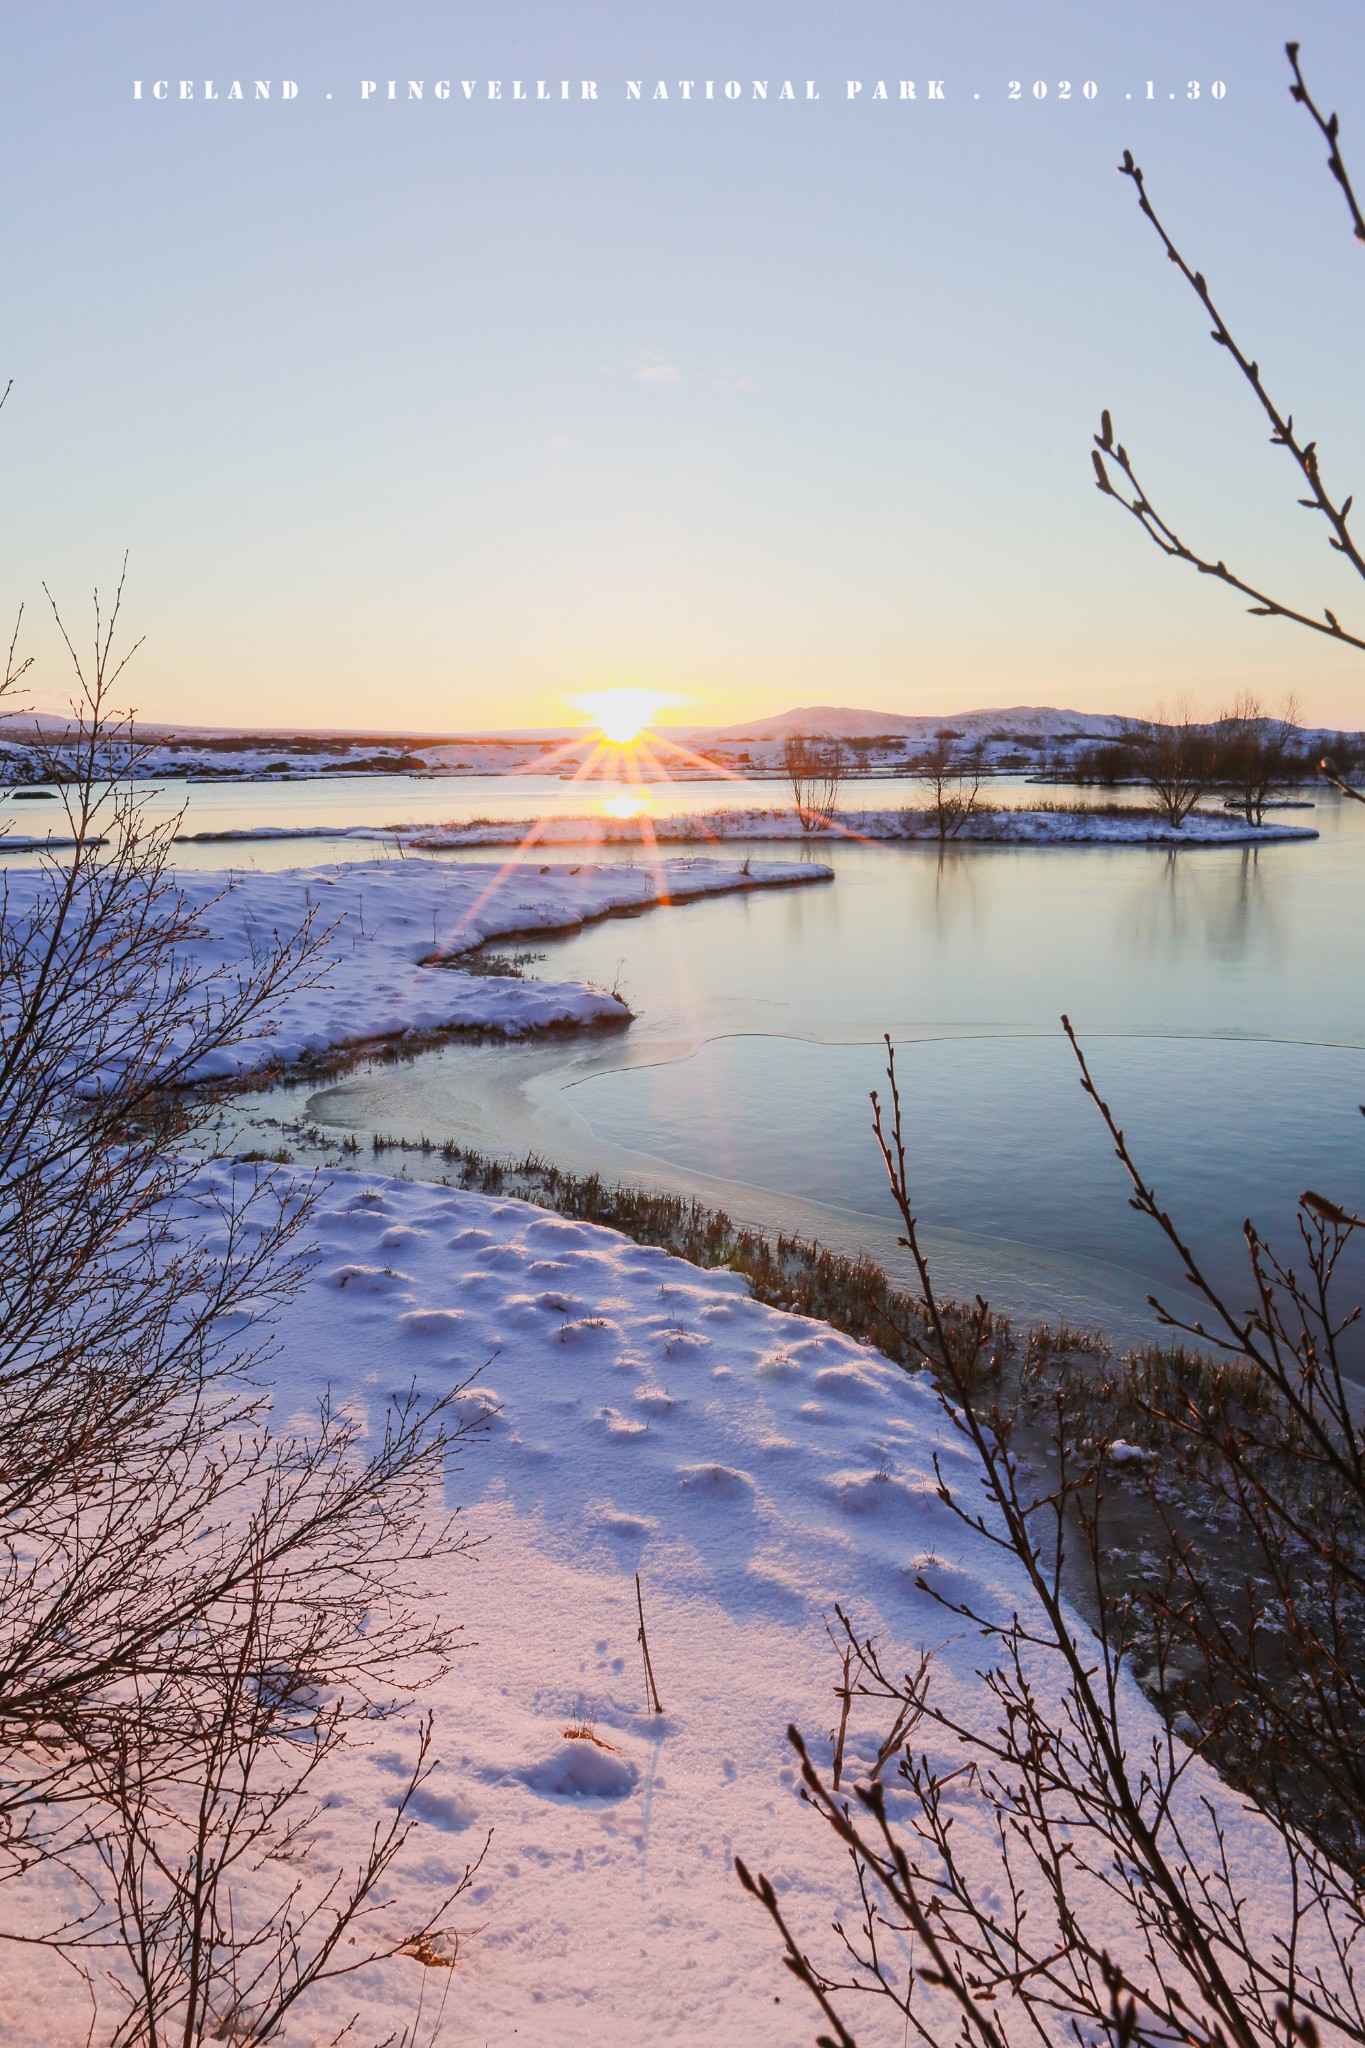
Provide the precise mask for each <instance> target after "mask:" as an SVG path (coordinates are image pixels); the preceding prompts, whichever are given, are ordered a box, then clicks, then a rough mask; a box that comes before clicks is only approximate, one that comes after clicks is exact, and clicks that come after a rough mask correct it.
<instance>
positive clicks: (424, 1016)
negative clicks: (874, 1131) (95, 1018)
mask: <svg viewBox="0 0 1365 2048" xmlns="http://www.w3.org/2000/svg"><path fill="white" fill-rule="evenodd" d="M830 875H831V870H830V869H829V868H827V867H821V866H819V865H818V864H815V863H811V862H797V861H749V862H740V861H736V860H713V859H707V858H705V857H695V858H680V859H674V860H670V861H664V862H657V863H654V864H651V865H641V866H640V867H626V866H622V865H620V864H614V865H612V866H599V867H594V866H592V865H591V864H589V863H576V864H573V865H570V864H568V863H567V862H562V861H561V862H553V863H550V862H547V863H544V864H537V863H534V862H508V863H505V864H503V865H501V866H498V865H494V864H492V863H486V862H477V861H429V860H387V861H373V862H356V863H354V864H351V863H346V864H344V865H340V866H331V867H316V868H294V869H288V870H285V871H283V872H281V873H278V874H260V873H257V872H255V871H254V870H253V871H247V872H243V873H229V874H227V875H226V876H225V875H224V874H223V873H221V872H218V873H213V874H201V873H192V872H186V871H177V873H176V876H175V881H176V885H177V886H178V888H179V889H180V890H181V891H182V892H183V894H184V896H185V898H186V899H187V901H188V902H189V903H190V904H191V905H193V906H194V907H195V908H196V909H197V910H198V911H199V913H200V917H201V922H202V925H203V929H204V933H205V936H204V937H203V938H202V939H201V940H199V941H198V942H196V943H195V944H194V945H193V946H192V947H190V948H188V949H187V952H188V953H189V954H190V955H192V957H193V960H194V963H195V965H196V966H197V967H198V968H199V969H201V970H205V971H208V972H210V973H215V974H218V975H221V976H222V977H223V982H224V985H230V984H231V982H232V980H233V978H234V977H235V975H236V974H237V973H238V972H239V971H240V969H241V968H242V967H243V965H246V966H248V967H249V966H250V963H251V961H252V959H253V958H254V957H257V956H259V955H260V954H261V953H262V952H263V950H264V949H266V948H268V947H269V946H270V945H271V944H272V943H273V941H274V940H275V939H276V938H279V939H285V938H287V937H288V936H289V935H290V934H291V933H294V932H296V931H298V930H299V928H300V926H301V925H302V924H303V922H304V920H305V919H306V918H307V917H309V916H311V917H312V919H313V923H314V931H315V933H316V934H318V935H319V936H320V937H321V949H320V953H319V956H318V958H317V960H316V961H315V963H314V968H313V975H314V979H313V982H312V984H311V985H309V986H303V987H298V988H295V989H293V990H291V991H290V992H289V993H288V994H287V995H285V996H284V998H283V999H282V1000H281V1001H280V1002H279V1003H278V1004H277V1005H276V1006H275V1007H274V1009H273V1010H272V1011H271V1012H270V1014H269V1015H268V1016H264V1017H261V1018H259V1019H257V1020H256V1028H255V1030H254V1031H253V1035H252V1036H251V1037H250V1038H244V1039H242V1040H240V1041H239V1042H237V1043H235V1044H233V1045H231V1046H228V1047H225V1048H224V1049H222V1050H221V1051H219V1052H217V1053H215V1054H214V1055H212V1057H211V1058H210V1059H208V1060H206V1061H204V1062H203V1063H202V1064H201V1066H200V1068H199V1069H198V1070H197V1076H196V1077H197V1078H200V1079H204V1080H208V1079H215V1078H224V1077H229V1076H231V1075H234V1074H238V1073H243V1072H246V1071H248V1070H249V1069H251V1068H253V1067H257V1066H260V1065H263V1064H266V1063H268V1062H276V1063H279V1064H281V1065H292V1064H294V1063H295V1062H297V1061H299V1060H302V1059H306V1058H308V1057H310V1056H311V1057H316V1056H317V1055H320V1054H324V1053H328V1052H331V1051H334V1050H336V1049H337V1048H340V1047H345V1046H352V1045H360V1044H364V1043H366V1042H370V1041H375V1040H380V1039H384V1040H392V1039H395V1038H402V1037H405V1036H410V1035H412V1036H417V1035H421V1034H424V1033H435V1032H442V1031H456V1030H480V1031H494V1032H501V1033H503V1034H505V1035H506V1036H508V1037H519V1036H521V1035H524V1034H525V1033H527V1032H531V1031H542V1030H546V1029H551V1028H555V1027H563V1026H568V1025H610V1024H623V1023H626V1022H627V1021H628V1020H629V1017H630V1012H629V1010H628V1009H627V1007H626V1005H625V1003H624V1002H623V1001H622V999H621V998H620V997H619V996H617V995H613V994H611V993H609V992H608V991H607V990H605V989H600V988H594V987H591V986H590V985H588V984H586V983H583V982H555V981H537V980H534V979H529V978H527V979H521V978H517V977H515V976H511V975H499V974H473V973H469V972H466V971H465V970H463V969H461V968H460V967H459V966H458V964H455V965H449V964H443V963H446V962H458V959H459V956H460V955H462V954H464V953H468V952H470V951H472V950H473V949H474V948H476V947H479V946H482V945H485V944H487V943H488V942H489V941H490V940H498V939H504V938H508V937H511V936H512V935H514V934H515V935H518V936H520V935H522V934H535V933H541V932H563V931H572V930H574V929H575V928H576V927H577V926H579V925H581V924H584V923H586V922H587V921H588V920H590V919H592V918H598V917H606V916H609V915H611V914H612V913H614V912H626V911H636V910H647V909H650V908H653V907H657V906H661V905H667V904H676V903H686V902H687V901H689V900H690V899H692V898H695V897H699V896H716V895H723V894H727V893H730V892H734V891H739V890H746V889H764V888H781V887H786V886H795V885H805V884H808V883H811V882H820V881H828V880H829V879H830ZM45 886H46V882H45V878H44V876H43V875H42V874H41V873H40V872H36V871H34V870H31V869H29V870H20V871H18V872H17V873H14V874H12V875H11V876H10V877H9V880H8V891H9V893H8V897H7V914H9V915H11V916H20V915H22V913H23V908H24V905H25V903H26V902H30V901H31V900H32V899H33V897H34V896H35V895H36V894H37V893H38V892H39V891H40V890H42V889H43V888H44V887H45Z"/></svg>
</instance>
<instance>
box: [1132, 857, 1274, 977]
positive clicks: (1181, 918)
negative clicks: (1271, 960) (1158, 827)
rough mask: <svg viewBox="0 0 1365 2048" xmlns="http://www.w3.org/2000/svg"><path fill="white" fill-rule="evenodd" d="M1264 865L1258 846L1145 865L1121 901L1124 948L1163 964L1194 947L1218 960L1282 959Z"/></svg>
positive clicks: (1169, 859) (1162, 859) (1170, 858)
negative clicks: (1256, 955)
mask: <svg viewBox="0 0 1365 2048" xmlns="http://www.w3.org/2000/svg"><path fill="white" fill-rule="evenodd" d="M1261 859H1262V856H1261V849H1260V848H1259V847H1256V846H1244V847H1242V848H1241V849H1240V850H1239V851H1238V852H1237V853H1236V854H1234V853H1233V852H1232V851H1231V850H1229V851H1228V852H1227V853H1222V852H1220V853H1217V854H1214V855H1212V856H1210V857H1204V856H1201V855H1200V854H1199V853H1186V852H1184V851H1182V850H1180V849H1177V848H1171V849H1170V850H1168V851H1165V852H1163V853H1162V854H1161V855H1160V856H1159V857H1157V858H1154V859H1152V860H1151V861H1150V863H1148V862H1144V863H1143V868H1142V871H1141V872H1140V873H1139V874H1138V875H1137V876H1136V877H1135V886H1134V887H1132V888H1130V889H1129V890H1127V891H1126V892H1125V894H1124V896H1123V897H1122V899H1121V900H1120V901H1121V915H1120V917H1119V919H1118V920H1116V923H1117V927H1118V929H1119V931H1120V932H1121V935H1122V938H1123V941H1124V944H1125V947H1128V948H1131V949H1132V950H1133V951H1134V952H1136V953H1140V954H1145V955H1147V956H1148V957H1151V956H1153V955H1159V956H1160V957H1162V958H1163V959H1166V958H1169V956H1170V954H1171V952H1172V949H1190V948H1198V950H1199V951H1200V952H1201V953H1203V954H1205V955H1212V956H1213V957H1214V958H1215V959H1219V960H1244V959H1245V958H1247V956H1248V955H1249V954H1250V953H1251V952H1252V951H1253V950H1254V951H1256V952H1260V953H1262V954H1267V955H1271V954H1274V953H1276V952H1277V951H1278V941H1279V934H1278V930H1277V927H1276V922H1275V918H1274V914H1273V908H1272V905H1273V900H1274V899H1273V893H1272V892H1271V891H1270V890H1268V889H1267V888H1266V881H1265V873H1264V870H1263V868H1262V865H1261Z"/></svg>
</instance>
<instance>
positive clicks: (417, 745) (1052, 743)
mask: <svg viewBox="0 0 1365 2048" xmlns="http://www.w3.org/2000/svg"><path fill="white" fill-rule="evenodd" d="M1125 723H1126V721H1125V720H1124V719H1123V718H1121V717H1120V716H1118V715H1117V714H1116V713H1113V712H1104V711H1067V710H1059V709H1057V708H1056V707H1054V706H1052V705H1032V704H1016V705H1011V706H1009V707H1004V708H997V709H990V710H984V711H959V712H952V713H943V712H938V713H935V714H933V715H932V716H916V717H912V716H909V715H907V714H904V713H898V712H893V711H864V710H859V709H857V708H853V707H849V706H846V705H838V704H808V705H801V706H798V707H797V708H796V709H795V710H792V711H784V712H782V713H780V714H779V715H778V716H776V717H772V718H754V719H745V720H741V721H740V722H738V723H737V724H734V725H722V726H695V727H686V726H661V727H659V728H658V740H659V742H660V745H659V747H658V749H657V752H658V754H659V756H660V758H661V760H662V763H663V765H664V766H665V768H666V770H667V772H668V774H669V775H670V776H672V777H673V778H674V779H676V780H693V779H697V778H698V777H702V776H704V775H705V774H706V772H707V770H706V767H705V766H704V765H703V764H702V763H700V762H697V763H694V764H688V763H687V762H686V760H685V759H684V758H683V757H682V755H680V754H679V753H678V752H676V751H675V750H674V748H673V747H672V746H670V744H669V742H670V741H672V742H675V743H676V744H677V746H679V747H683V748H686V749H687V750H689V751H690V752H691V753H692V754H694V755H703V756H705V757H706V760H707V762H708V763H709V762H714V763H715V765H716V766H717V767H721V768H724V769H727V770H730V771H732V772H736V771H737V772H739V773H741V774H743V773H748V774H755V775H760V776H763V775H768V776H770V775H773V774H775V773H780V772H781V767H782V751H783V746H784V743H785V742H786V740H787V739H789V738H790V737H792V736H793V735H795V734H801V735H807V736H809V737H812V738H822V739H838V740H841V741H843V742H844V743H845V744H846V746H848V748H849V749H850V752H851V754H852V756H853V764H854V766H855V768H857V769H861V770H863V771H866V772H871V773H881V774H888V773H891V774H894V773H896V772H898V771H903V769H904V768H905V766H906V764H907V761H909V760H912V759H913V758H914V757H915V756H916V755H918V754H920V753H921V751H922V750H923V749H924V747H926V746H927V745H929V744H930V743H932V741H933V740H934V739H936V738H937V737H938V736H939V735H940V734H943V735H947V736H949V737H951V738H952V739H954V740H958V741H961V742H962V743H963V744H964V745H966V746H971V747H977V746H979V747H980V749H981V754H982V759H983V763H984V765H985V766H987V767H988V768H997V769H1006V770H1011V769H1012V770H1015V771H1019V770H1029V769H1032V770H1035V771H1036V770H1043V771H1050V772H1052V773H1054V774H1055V773H1057V772H1058V771H1062V770H1065V768H1066V767H1067V766H1068V764H1069V763H1071V762H1072V761H1073V760H1074V758H1075V756H1076V755H1077V754H1078V753H1080V752H1081V751H1082V750H1083V749H1086V748H1089V747H1095V746H1103V745H1104V744H1105V743H1106V742H1110V741H1113V740H1115V739H1117V738H1118V737H1119V736H1120V735H1121V734H1122V732H1123V729H1124V726H1125ZM35 728H37V730H38V732H41V734H42V735H43V737H44V739H45V740H46V741H47V743H48V744H49V745H52V744H53V743H54V742H55V743H57V744H58V745H60V742H61V739H62V737H63V735H64V733H65V731H66V730H67V729H68V728H67V727H66V724H65V721H63V720H61V719H54V718H52V717H50V716H44V717H37V718H34V717H30V718H27V719H25V718H22V717H15V718H13V719H11V720H6V721H5V722H4V723H3V724H0V785H11V786H12V785H15V784H20V783H26V782H32V781H34V780H35V779H36V777H37V775H38V774H39V763H38V759H37V750H36V746H35V741H36V739H37V732H35ZM1338 737H1340V736H1339V735H1337V734H1335V733H1333V732H1329V731H1327V730H1325V729H1323V728H1319V727H1312V728H1307V727H1306V728H1303V729H1302V738H1303V741H1304V743H1305V744H1307V745H1309V746H1317V745H1321V746H1323V748H1324V751H1326V750H1327V748H1328V746H1329V745H1330V743H1331V742H1332V741H1333V740H1334V739H1337V738H1338ZM1350 737H1351V738H1353V739H1354V740H1356V741H1357V743H1359V742H1360V741H1361V740H1362V738H1365V736H1363V735H1361V734H1353V735H1350ZM138 738H139V740H140V741H141V743H142V744H143V745H144V746H145V747H146V748H147V749H148V750H149V751H148V755H147V759H146V764H145V771H144V772H145V773H146V774H147V775H148V776H150V777H153V778H156V779H158V780H161V779H167V780H171V779H181V778H186V777H192V778H195V779H202V780H209V779H213V780H217V779H222V778H231V779H234V780H237V779H241V780H261V781H285V780H295V779H302V778H309V779H311V778H313V777H317V776H325V775H338V774H340V775H383V774H387V775H402V774H418V775H422V774H425V775H443V776H444V775H516V774H527V773H539V774H549V775H558V776H561V777H566V778H567V777H570V776H574V775H575V774H576V773H577V772H579V771H580V770H581V769H582V767H583V765H584V763H585V762H586V761H587V760H588V759H589V757H590V756H591V755H592V753H593V752H594V749H595V740H594V737H593V733H592V729H591V728H589V727H585V726H576V727H558V728H554V729H546V728H541V729H539V730H537V731H524V730H523V731H510V730H509V731H506V732H501V733H492V732H483V733H469V734H464V735H451V734H444V733H412V732H406V733H405V732H393V731H389V732H387V733H384V732H356V731H354V730H351V731H346V730H340V731H338V730H336V729H333V730H331V731H318V730H313V731H303V730H295V731H276V732H270V731H262V730H261V729H260V728H259V727H256V728H251V727H237V728H231V727H221V726H220V727H210V726H171V725H152V724H148V725H142V726H139V728H138Z"/></svg>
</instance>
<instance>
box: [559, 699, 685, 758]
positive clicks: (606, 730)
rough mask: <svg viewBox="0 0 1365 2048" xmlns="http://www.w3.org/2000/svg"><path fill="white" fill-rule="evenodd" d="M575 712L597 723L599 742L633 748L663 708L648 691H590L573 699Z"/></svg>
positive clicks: (659, 700)
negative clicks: (581, 712) (584, 712)
mask: <svg viewBox="0 0 1365 2048" xmlns="http://www.w3.org/2000/svg"><path fill="white" fill-rule="evenodd" d="M573 702H574V705H575V707H576V709H578V710H579V711H586V712H587V714H588V716H589V718H592V719H594V720H596V723H597V726H598V729H599V731H600V732H601V735H602V738H603V739H604V740H606V741H607V742H608V743H609V744H610V745H611V746H613V747H629V746H633V745H634V743H635V741H636V740H638V739H639V737H640V735H641V733H642V732H644V730H645V729H646V727H647V726H648V725H649V722H650V720H651V719H652V718H654V717H656V716H657V714H658V712H659V711H660V709H661V708H662V706H663V702H664V700H663V698H662V697H658V696H656V695H655V694H654V693H653V692H652V691H650V690H593V691H590V692H589V694H588V695H587V696H585V697H575V698H574V699H573Z"/></svg>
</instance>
